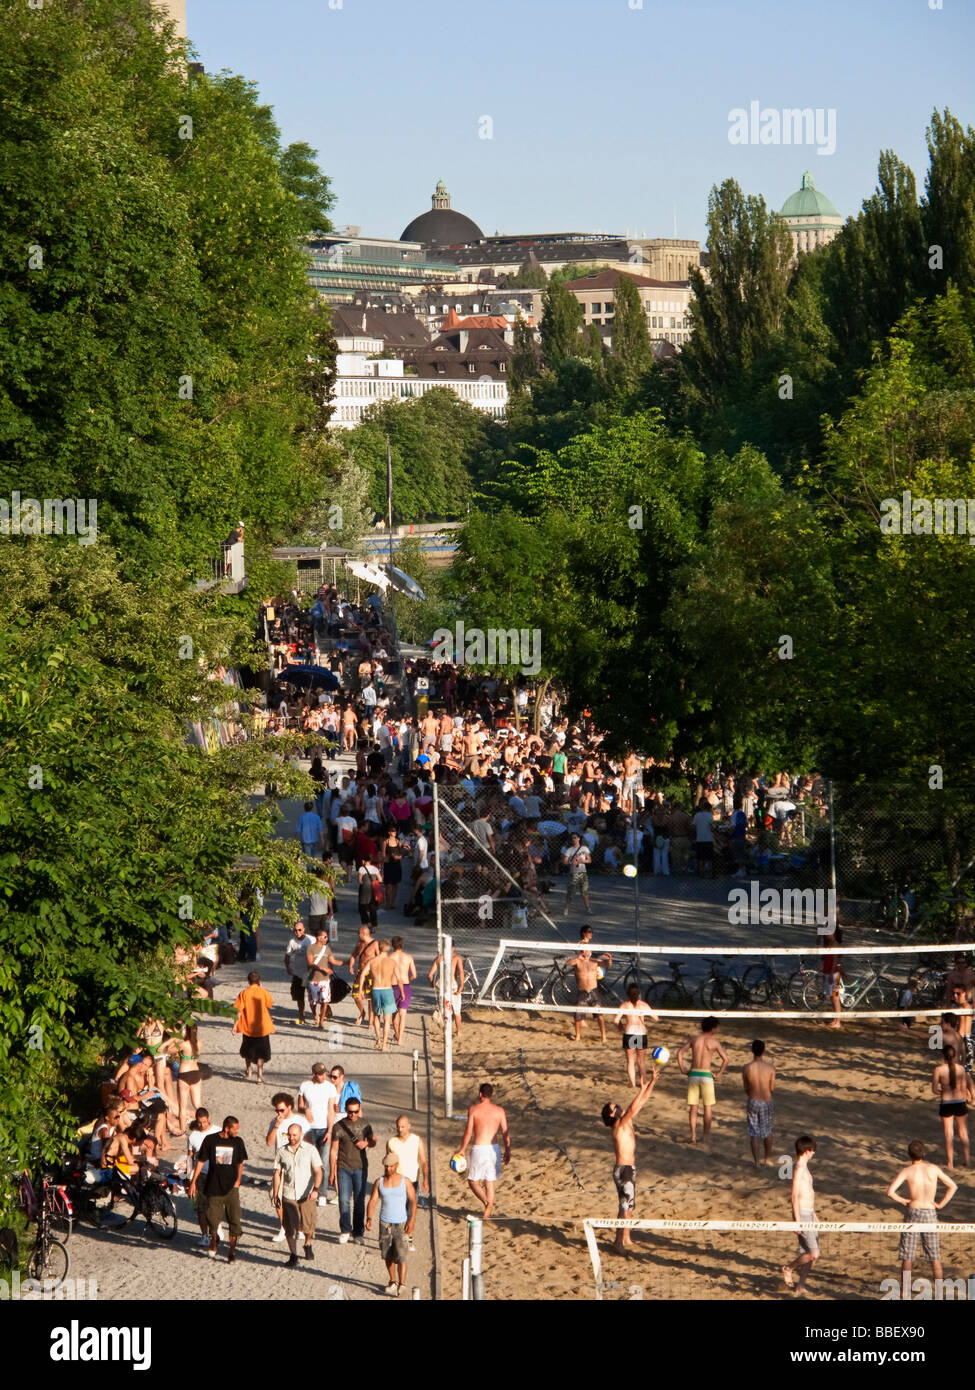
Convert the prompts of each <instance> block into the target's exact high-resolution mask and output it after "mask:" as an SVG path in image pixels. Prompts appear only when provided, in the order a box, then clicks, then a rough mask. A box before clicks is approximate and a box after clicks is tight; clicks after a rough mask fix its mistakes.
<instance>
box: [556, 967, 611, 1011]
mask: <svg viewBox="0 0 975 1390" xmlns="http://www.w3.org/2000/svg"><path fill="white" fill-rule="evenodd" d="M600 988H602V986H601V985H600ZM551 993H552V1003H553V1004H562V1005H563V1006H564V1005H566V1004H574V1003H575V1002H576V1000H577V999H578V998H579V982H578V981H577V979H576V973H575V971H574V970H567V971H566V972H565V974H564V975H556V977H555V979H554V980H553V981H552V989H551Z"/></svg>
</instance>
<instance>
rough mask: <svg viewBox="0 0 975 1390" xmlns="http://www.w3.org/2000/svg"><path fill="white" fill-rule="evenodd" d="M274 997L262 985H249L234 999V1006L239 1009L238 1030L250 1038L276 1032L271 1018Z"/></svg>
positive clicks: (263, 1036)
mask: <svg viewBox="0 0 975 1390" xmlns="http://www.w3.org/2000/svg"><path fill="white" fill-rule="evenodd" d="M273 1002H274V1001H273V999H272V998H271V996H270V994H268V992H267V990H266V989H263V988H262V987H261V986H260V985H248V986H247V988H246V989H242V990H241V992H240V993H239V994H238V996H237V998H236V999H235V1000H234V1008H236V1009H237V1010H239V1013H240V1017H239V1018H238V1020H237V1031H238V1032H239V1033H243V1034H244V1035H245V1037H248V1038H266V1037H267V1036H268V1034H269V1033H273V1032H274V1021H273V1019H272V1018H271V1005H272V1004H273Z"/></svg>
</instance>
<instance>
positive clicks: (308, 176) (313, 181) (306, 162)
mask: <svg viewBox="0 0 975 1390" xmlns="http://www.w3.org/2000/svg"><path fill="white" fill-rule="evenodd" d="M317 161H318V151H317V150H313V149H312V147H311V145H309V144H307V143H306V142H305V141H304V140H298V141H294V142H292V144H290V145H288V146H287V147H286V148H285V149H283V150H282V151H281V157H280V159H279V161H278V168H279V170H280V173H281V182H282V183H283V184H284V186H285V188H286V189H287V190H288V191H289V193H293V194H294V195H295V197H296V198H297V199H298V203H299V205H300V207H301V213H302V218H303V220H304V223H305V229H306V231H309V232H330V231H331V230H332V224H331V222H330V221H329V216H328V214H329V213H330V212H331V210H332V208H333V207H334V206H335V194H334V193H333V192H332V181H331V179H330V178H329V177H328V175H327V174H323V173H322V171H321V170H320V169H319V167H318V162H317Z"/></svg>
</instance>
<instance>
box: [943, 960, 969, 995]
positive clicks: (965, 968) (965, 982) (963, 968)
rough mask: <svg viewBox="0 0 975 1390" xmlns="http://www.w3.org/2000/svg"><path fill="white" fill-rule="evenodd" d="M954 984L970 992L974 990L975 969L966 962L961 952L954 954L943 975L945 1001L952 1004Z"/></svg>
mask: <svg viewBox="0 0 975 1390" xmlns="http://www.w3.org/2000/svg"><path fill="white" fill-rule="evenodd" d="M956 985H960V986H961V988H962V989H964V990H967V991H968V992H969V993H971V992H972V991H973V990H975V970H973V969H972V967H971V966H970V965H969V964H968V961H967V959H966V958H965V956H964V955H963V954H959V955H957V956H955V963H954V965H953V966H952V968H951V969H950V970H949V971H948V974H947V975H946V976H945V1003H946V1004H949V1005H950V1004H953V1003H954V1002H955V1001H954V998H953V997H952V996H953V991H954V988H955V986H956Z"/></svg>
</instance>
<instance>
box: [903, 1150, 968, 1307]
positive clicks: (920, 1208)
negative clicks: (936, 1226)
mask: <svg viewBox="0 0 975 1390" xmlns="http://www.w3.org/2000/svg"><path fill="white" fill-rule="evenodd" d="M907 1156H908V1158H909V1159H910V1160H911V1161H910V1163H909V1164H908V1165H907V1167H906V1168H902V1169H901V1170H900V1172H899V1173H898V1174H897V1177H896V1178H895V1179H894V1181H893V1182H892V1183H891V1185H890V1187H888V1189H887V1196H888V1197H890V1199H891V1200H892V1201H894V1202H898V1203H900V1205H901V1206H902V1207H906V1208H907V1210H906V1212H905V1213H904V1219H905V1221H919V1222H929V1221H932V1222H933V1221H937V1219H938V1215H937V1214H938V1212H939V1211H940V1210H941V1208H942V1207H945V1206H947V1205H948V1203H949V1202H950V1201H951V1199H952V1197H954V1195H955V1193H956V1192H957V1191H958V1184H957V1183H956V1182H954V1181H953V1180H952V1179H951V1178H949V1177H948V1174H947V1173H943V1172H942V1171H941V1169H940V1168H937V1167H935V1165H934V1164H933V1163H927V1162H925V1158H924V1145H923V1144H921V1143H919V1142H918V1140H917V1139H915V1140H914V1142H913V1144H908V1146H907ZM939 1182H942V1183H944V1185H945V1195H944V1196H943V1197H942V1199H941V1201H940V1202H936V1201H935V1200H934V1199H935V1196H936V1194H937V1191H938V1183H939ZM903 1183H906V1184H907V1192H908V1195H907V1196H906V1197H898V1195H897V1189H898V1188H899V1187H900V1186H901V1185H902V1184H903ZM918 1239H920V1240H921V1243H922V1245H923V1246H924V1253H925V1255H926V1256H927V1257H928V1259H929V1260H930V1261H931V1273H932V1274H933V1275H934V1278H935V1279H936V1280H937V1279H940V1278H941V1277H942V1273H943V1271H942V1268H941V1247H940V1238H939V1236H938V1232H937V1231H905V1232H904V1234H903V1235H902V1236H901V1243H900V1249H899V1250H898V1252H897V1253H898V1257H899V1259H900V1262H901V1281H902V1285H903V1292H902V1294H901V1297H902V1298H910V1296H911V1266H912V1264H913V1261H914V1256H915V1255H916V1254H917V1243H918Z"/></svg>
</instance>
